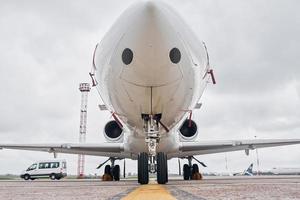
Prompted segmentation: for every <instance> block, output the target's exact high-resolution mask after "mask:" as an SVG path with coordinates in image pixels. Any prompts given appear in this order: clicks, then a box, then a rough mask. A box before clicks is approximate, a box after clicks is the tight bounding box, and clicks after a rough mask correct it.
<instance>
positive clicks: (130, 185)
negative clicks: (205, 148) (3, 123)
mask: <svg viewBox="0 0 300 200" xmlns="http://www.w3.org/2000/svg"><path fill="white" fill-rule="evenodd" d="M170 179H171V180H169V182H168V183H167V184H166V185H158V184H157V183H156V181H155V179H151V180H150V183H149V184H148V185H143V186H141V185H139V184H138V183H137V181H136V180H126V179H125V180H121V181H119V182H103V181H101V180H97V179H93V180H92V179H84V180H70V179H63V180H59V181H51V180H47V179H41V180H33V181H24V180H9V181H8V180H5V181H3V180H2V181H0V200H4V199H5V200H8V199H12V200H19V199H22V200H23V199H26V200H27V199H28V200H29V199H30V200H37V199H38V200H69V199H72V200H73V199H74V200H76V199H78V200H83V199H85V200H88V199H124V200H130V199H142V200H147V199H151V200H153V199H155V200H159V199H164V200H168V199H184V200H190V199H193V200H194V199H195V200H197V199H200V200H204V199H207V200H210V199H221V200H222V199H226V200H227V199H230V200H231V199H251V200H260V199H263V200H266V199H285V200H290V199H300V176H253V177H245V176H237V177H204V179H203V180H200V181H183V180H181V179H180V177H175V178H174V177H172V178H170Z"/></svg>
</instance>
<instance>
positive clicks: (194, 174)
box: [183, 156, 206, 180]
mask: <svg viewBox="0 0 300 200" xmlns="http://www.w3.org/2000/svg"><path fill="white" fill-rule="evenodd" d="M187 159H188V161H189V162H188V164H184V165H183V179H184V180H202V178H203V177H202V174H201V173H200V172H199V167H198V164H192V159H194V160H196V161H197V162H199V163H200V164H201V165H202V166H203V167H206V165H205V164H204V163H202V162H200V161H199V160H197V159H196V158H195V157H193V156H189V157H187Z"/></svg>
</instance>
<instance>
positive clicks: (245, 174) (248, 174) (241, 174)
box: [233, 163, 253, 176]
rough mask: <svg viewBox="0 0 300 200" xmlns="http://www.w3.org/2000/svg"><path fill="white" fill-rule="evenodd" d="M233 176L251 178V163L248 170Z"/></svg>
mask: <svg viewBox="0 0 300 200" xmlns="http://www.w3.org/2000/svg"><path fill="white" fill-rule="evenodd" d="M233 175H234V176H253V163H251V164H250V166H249V167H248V169H246V170H245V171H244V172H242V173H236V174H233Z"/></svg>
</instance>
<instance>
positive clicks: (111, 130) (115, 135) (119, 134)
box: [104, 120, 123, 142]
mask: <svg viewBox="0 0 300 200" xmlns="http://www.w3.org/2000/svg"><path fill="white" fill-rule="evenodd" d="M104 136H105V139H106V140H107V141H109V142H120V141H121V140H122V139H123V129H122V128H121V127H120V126H119V124H118V123H117V122H116V121H115V120H112V121H109V122H107V123H106V125H105V127H104Z"/></svg>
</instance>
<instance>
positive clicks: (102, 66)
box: [93, 1, 209, 152]
mask: <svg viewBox="0 0 300 200" xmlns="http://www.w3.org/2000/svg"><path fill="white" fill-rule="evenodd" d="M174 49H175V50H174ZM172 50H173V52H171V51H172ZM178 51H179V53H178ZM93 62H94V67H95V76H96V81H97V82H98V84H97V90H98V91H99V93H100V95H101V98H102V100H103V102H104V103H105V104H106V107H107V108H108V110H109V111H111V112H112V113H115V114H116V116H117V117H118V118H119V119H120V121H121V122H122V124H124V125H125V126H124V129H125V130H124V131H125V133H127V136H126V137H125V138H124V139H125V141H124V142H125V143H126V144H127V147H126V149H125V150H127V151H128V152H143V151H146V150H147V147H146V145H145V133H144V131H143V120H142V117H141V115H142V114H149V115H150V114H151V115H155V114H161V116H162V118H161V122H162V123H163V124H164V125H165V126H166V127H167V128H168V129H169V130H170V131H169V132H167V131H166V130H165V129H161V130H160V134H161V140H160V144H159V146H158V148H159V150H160V151H163V152H171V151H176V150H178V133H177V132H176V131H177V130H178V128H179V126H180V125H181V123H180V122H182V121H183V120H184V119H185V116H186V115H187V114H188V112H189V111H190V110H193V109H194V107H195V105H196V103H198V101H199V99H200V97H201V95H202V93H203V91H204V88H205V86H206V84H207V79H208V76H206V75H207V71H208V68H209V65H208V59H207V52H206V48H205V46H204V43H202V42H199V41H198V39H197V37H195V35H193V33H192V31H190V29H189V28H188V27H187V26H186V25H185V23H184V22H182V20H181V19H180V18H179V17H178V16H177V15H176V14H175V12H173V11H172V10H171V9H170V8H169V7H167V6H165V5H164V4H161V3H157V2H151V1H150V2H149V1H147V2H139V3H137V4H135V5H134V6H132V7H130V8H129V9H127V10H126V11H125V12H124V13H123V14H122V15H121V16H120V17H119V19H118V20H117V21H116V23H115V24H114V25H113V26H112V28H111V29H110V30H109V31H108V32H107V34H106V35H105V37H104V38H103V40H102V41H101V42H100V43H99V44H98V45H97V47H96V49H95V55H94V61H93ZM126 130H127V131H126Z"/></svg>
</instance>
